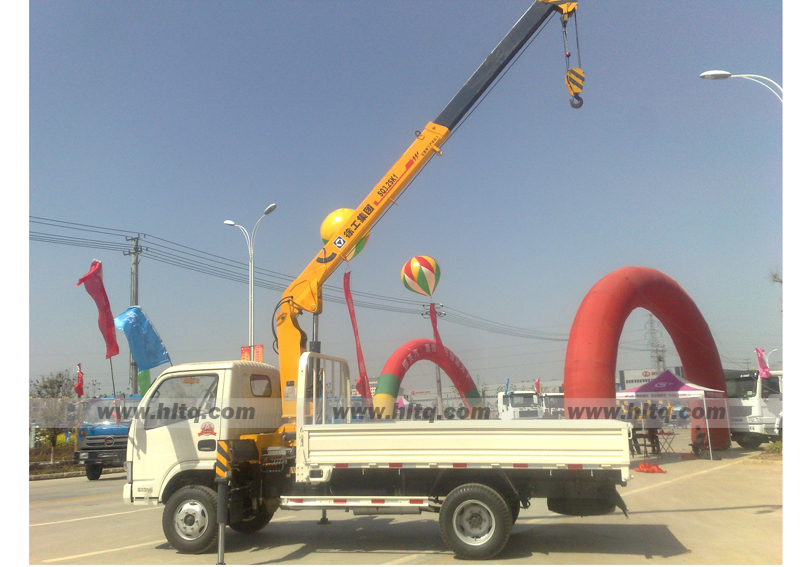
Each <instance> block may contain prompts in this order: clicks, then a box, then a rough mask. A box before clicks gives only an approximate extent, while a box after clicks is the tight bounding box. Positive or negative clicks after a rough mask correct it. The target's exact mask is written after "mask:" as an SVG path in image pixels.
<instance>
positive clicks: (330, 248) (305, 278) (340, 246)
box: [276, 0, 576, 421]
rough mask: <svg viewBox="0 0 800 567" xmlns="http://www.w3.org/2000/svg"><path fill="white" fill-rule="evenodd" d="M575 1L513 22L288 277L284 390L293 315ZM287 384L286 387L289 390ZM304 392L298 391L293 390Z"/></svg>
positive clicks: (282, 327) (292, 359)
mask: <svg viewBox="0 0 800 567" xmlns="http://www.w3.org/2000/svg"><path fill="white" fill-rule="evenodd" d="M575 5H576V3H575V2H566V1H562V0H538V1H537V2H534V3H533V5H532V6H531V7H530V8H528V10H527V12H525V14H524V15H523V16H522V17H521V18H520V19H519V21H517V23H516V24H514V27H513V28H511V30H510V31H509V32H508V33H507V34H506V36H505V37H504V38H503V40H502V41H501V42H500V43H499V44H498V45H497V47H495V48H494V50H493V51H492V52H491V53H490V54H489V56H488V57H487V58H486V60H485V61H484V62H483V63H482V64H481V66H480V67H478V69H477V70H476V71H475V72H474V73H473V74H472V77H470V78H469V80H468V81H467V82H466V83H465V84H464V86H463V87H461V90H459V91H458V93H457V94H456V96H455V97H453V99H452V100H451V101H450V102H449V103H448V105H447V106H446V107H445V109H444V110H443V111H442V112H441V114H439V116H438V117H437V118H436V120H435V121H434V122H430V123H428V125H427V126H426V127H425V130H424V131H422V132H421V133H419V134H418V135H417V138H416V139H415V140H414V142H413V143H412V144H411V146H410V147H409V148H408V149H407V150H406V151H405V153H404V154H403V155H402V157H401V158H400V159H399V160H398V161H397V162H396V163H395V164H394V165H393V166H392V168H391V169H390V170H389V172H388V173H387V174H386V175H384V176H383V178H382V179H381V181H380V182H379V183H378V184H377V185H376V186H375V187H374V188H373V189H372V191H371V192H370V193H369V195H368V196H367V198H366V199H364V201H362V203H361V204H360V205H359V206H358V208H357V209H355V211H354V212H353V214H352V215H351V217H350V218H349V219H347V221H346V222H345V223H344V224H343V225H342V227H343V228H342V229H341V230H340V231H339V233H338V234H336V235H335V236H333V237H332V238H331V239H330V240H329V241H328V243H327V244H326V245H325V246H324V247H323V248H322V250H321V251H320V253H319V254H318V255H317V257H316V258H314V260H312V261H311V263H310V264H309V265H308V266H307V267H306V269H305V270H303V272H302V273H301V274H300V275H299V276H298V277H297V279H295V280H294V282H292V283H291V284H290V285H289V287H288V288H286V291H284V293H283V297H282V298H281V304H280V311H279V312H278V314H277V317H276V326H277V335H278V351H279V362H280V375H281V391H282V392H284V395H285V393H286V392H287V382H295V381H296V380H297V371H298V363H299V360H300V356H301V355H302V354H303V353H304V352H305V351H306V349H307V337H306V334H305V332H303V330H302V329H301V328H300V325H299V322H298V320H297V318H298V316H299V315H300V314H302V313H303V312H304V311H308V312H310V313H321V312H322V284H323V283H324V282H325V281H326V280H327V279H328V277H330V275H331V274H333V272H334V271H335V270H336V268H337V267H338V266H339V264H341V263H342V260H344V259H345V257H346V256H347V255H348V254H349V253H350V252H351V251H352V250H353V248H354V247H355V246H356V244H357V243H358V242H359V241H360V240H361V239H362V238H364V237H365V236H367V235H368V234H369V230H370V228H371V227H372V225H373V224H375V222H376V221H377V220H378V219H379V218H380V217H381V216H382V215H383V214H384V213H385V212H386V211H387V210H388V208H389V207H390V206H391V205H392V204H393V203H394V199H395V198H396V197H397V196H398V195H399V194H400V193H401V192H402V191H403V189H404V188H405V187H406V185H408V183H409V182H410V181H411V180H412V179H413V178H414V176H415V175H416V174H417V173H418V172H419V171H420V169H421V168H422V167H423V166H424V165H425V163H426V162H427V161H428V160H429V159H430V158H431V157H432V156H433V155H434V153H439V147H440V146H441V145H442V144H443V143H444V141H445V140H446V139H447V137H448V136H449V135H450V132H451V131H452V130H453V129H454V128H455V127H456V126H457V125H458V124H459V122H461V120H462V119H463V118H464V116H465V115H466V114H467V112H469V110H470V109H471V108H472V107H473V106H474V105H475V103H476V102H477V101H478V100H479V99H480V97H481V96H482V95H483V94H484V92H485V91H486V89H488V88H489V87H490V86H491V85H492V83H493V82H494V81H495V79H497V77H498V76H499V75H500V73H501V72H502V71H503V69H505V67H506V66H507V65H508V64H509V63H510V62H511V61H512V60H513V59H514V57H515V56H516V55H517V53H519V51H520V49H522V48H523V47H524V46H525V44H526V43H527V42H528V40H530V39H531V37H532V36H533V34H535V33H536V31H537V30H538V29H539V28H540V27H541V26H542V25H543V24H544V23H545V21H546V20H547V18H548V16H550V14H551V12H552V11H553V10H556V11H559V12H562V14H565V16H566V15H567V14H571V13H573V12H574V11H575ZM292 390H293V388H290V389H289V390H288V391H292ZM297 394H298V395H302V392H297ZM295 412H296V406H295V402H294V401H290V400H287V399H286V398H284V400H283V417H284V418H289V421H291V418H294V416H295Z"/></svg>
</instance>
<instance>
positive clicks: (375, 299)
mask: <svg viewBox="0 0 800 567" xmlns="http://www.w3.org/2000/svg"><path fill="white" fill-rule="evenodd" d="M30 222H31V224H38V225H43V226H50V227H55V228H60V229H64V230H74V231H79V232H90V233H95V234H105V235H108V236H112V237H117V238H120V237H124V238H142V239H149V240H148V246H147V248H146V249H144V250H142V252H141V254H140V255H141V257H144V258H149V259H151V260H153V261H155V262H160V263H163V264H167V265H171V266H175V267H178V268H182V269H185V270H190V271H194V272H197V273H201V274H205V275H209V276H212V277H217V278H221V279H226V280H229V281H233V282H239V283H248V281H249V274H248V266H247V264H245V263H243V262H238V261H236V260H231V259H230V258H225V257H224V256H219V255H216V254H211V253H208V252H204V251H202V250H198V249H196V248H192V247H190V246H185V245H183V244H179V243H177V242H174V241H171V240H167V239H165V238H160V237H157V236H153V235H148V234H145V233H140V232H134V231H128V230H120V229H114V228H108V227H102V226H96V225H89V224H82V223H74V222H67V221H60V220H57V219H49V218H44V217H34V216H31V217H30ZM30 240H32V241H37V242H45V243H49V244H59V245H63V246H77V247H84V248H96V249H104V250H112V251H118V252H123V253H124V252H129V245H128V244H126V243H120V242H115V241H109V240H98V239H89V238H80V237H73V236H65V235H61V234H51V233H46V232H40V231H30ZM152 241H157V242H161V243H166V244H156V243H152V244H151V242H152ZM167 244H168V245H167ZM237 271H238V273H237ZM255 271H256V272H257V273H258V274H259V275H260V276H261V277H256V278H255V279H254V285H255V286H258V287H260V288H264V289H270V290H273V291H279V292H283V291H284V290H285V289H286V285H287V283H288V282H292V281H294V278H293V277H292V276H289V275H287V274H282V273H280V272H275V271H272V270H266V269H262V268H256V269H255ZM323 289H324V290H325V289H327V290H328V293H327V294H325V300H326V301H329V302H331V303H336V304H341V305H344V304H345V303H346V301H345V299H344V294H343V291H342V290H341V289H340V288H333V289H332V288H331V286H330V285H328V286H324V287H323ZM353 295H354V296H356V297H358V298H363V299H355V300H354V302H353V303H354V304H355V305H356V306H358V307H360V308H364V309H373V310H377V311H386V312H394V313H402V314H408V315H420V314H421V313H422V310H423V309H422V307H421V303H420V301H419V300H407V299H398V298H393V297H388V296H383V295H379V294H375V293H368V292H358V291H353ZM447 309H448V310H449V311H450V312H451V315H450V316H449V317H447V318H445V319H443V321H447V322H450V323H453V324H455V325H461V326H464V327H470V328H473V329H476V330H480V331H485V332H489V333H496V334H501V335H508V336H515V337H520V338H525V339H530V340H543V341H559V342H565V341H567V338H568V335H567V334H565V333H551V332H545V331H535V330H531V329H525V328H522V327H514V326H510V325H504V324H502V323H497V322H495V321H490V320H489V319H485V318H481V317H476V316H473V315H469V314H467V313H465V312H463V311H459V310H457V309H454V308H450V307H447Z"/></svg>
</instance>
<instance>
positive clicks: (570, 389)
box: [564, 267, 730, 448]
mask: <svg viewBox="0 0 800 567" xmlns="http://www.w3.org/2000/svg"><path fill="white" fill-rule="evenodd" d="M637 307H641V308H643V309H647V310H648V311H650V312H651V313H652V314H653V315H654V316H655V317H656V318H658V320H659V321H660V322H661V324H662V325H663V326H664V328H665V329H666V330H667V332H668V333H669V336H670V337H671V338H672V342H673V343H674V344H675V349H676V350H677V351H678V355H679V356H680V359H681V364H682V365H683V371H684V376H685V377H686V379H687V380H688V381H690V382H693V383H695V384H698V385H700V386H705V387H707V388H714V389H717V390H722V391H725V376H724V373H723V371H722V363H721V362H720V359H719V353H718V352H717V346H716V344H715V343H714V338H713V337H712V336H711V331H710V330H709V328H708V325H707V324H706V321H705V319H703V316H702V315H701V314H700V310H699V309H698V308H697V306H696V305H695V303H694V301H692V299H691V298H690V297H689V295H688V294H687V293H686V292H685V291H684V290H683V288H681V286H679V285H678V284H677V282H675V280H673V279H671V278H669V277H667V276H666V275H664V274H662V273H661V272H659V271H657V270H653V269H651V268H643V267H627V268H622V269H619V270H616V271H614V272H611V273H610V274H608V275H607V276H605V277H604V278H603V279H601V280H600V281H599V282H597V283H596V284H595V285H594V287H592V289H591V290H589V293H588V294H586V297H585V298H584V299H583V302H581V306H580V308H579V309H578V313H577V314H576V315H575V320H574V321H573V323H572V329H571V331H570V334H569V343H568V344H567V356H566V363H565V367H564V400H565V401H564V403H565V405H566V406H567V408H570V407H573V406H581V405H586V404H587V400H597V402H596V404H597V405H606V404H610V403H613V401H612V400H614V399H615V395H616V389H615V387H614V382H615V380H614V377H615V371H616V366H617V348H618V346H619V338H620V335H621V334H622V327H623V326H624V324H625V320H626V319H627V318H628V316H629V315H630V314H631V311H633V310H634V309H636V308H637ZM600 400H604V402H601V401H600ZM568 414H569V412H568ZM710 437H711V440H712V447H715V448H726V447H729V446H730V438H729V436H728V431H727V430H726V429H712V430H711V432H710Z"/></svg>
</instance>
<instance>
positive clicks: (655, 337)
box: [645, 313, 667, 373]
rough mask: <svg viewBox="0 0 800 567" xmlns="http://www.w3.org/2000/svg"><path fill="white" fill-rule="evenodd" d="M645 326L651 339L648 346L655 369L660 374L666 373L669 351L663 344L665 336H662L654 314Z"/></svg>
mask: <svg viewBox="0 0 800 567" xmlns="http://www.w3.org/2000/svg"><path fill="white" fill-rule="evenodd" d="M645 326H646V328H647V333H646V336H647V337H648V339H649V342H648V346H649V347H650V359H651V360H652V363H653V367H654V368H656V369H657V370H658V372H659V373H661V372H664V370H666V369H667V365H666V360H665V358H666V351H667V349H666V347H665V346H664V342H663V341H664V336H663V335H662V334H661V329H660V328H659V325H658V323H657V322H656V319H655V317H653V314H652V313H651V314H650V316H649V317H648V319H647V324H646V325H645Z"/></svg>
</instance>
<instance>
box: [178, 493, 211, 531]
mask: <svg viewBox="0 0 800 567" xmlns="http://www.w3.org/2000/svg"><path fill="white" fill-rule="evenodd" d="M207 527H208V513H207V512H206V509H205V507H204V506H203V505H202V504H201V503H200V502H198V501H197V500H187V501H186V502H183V503H182V504H181V505H180V506H178V509H177V510H176V511H175V528H176V529H175V531H176V532H177V533H178V534H179V535H180V536H181V537H182V538H184V539H188V540H194V539H197V538H199V537H200V536H202V535H203V534H204V533H205V531H206V528H207Z"/></svg>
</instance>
